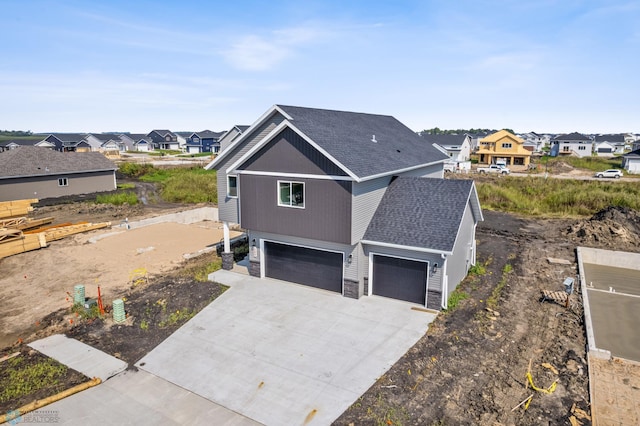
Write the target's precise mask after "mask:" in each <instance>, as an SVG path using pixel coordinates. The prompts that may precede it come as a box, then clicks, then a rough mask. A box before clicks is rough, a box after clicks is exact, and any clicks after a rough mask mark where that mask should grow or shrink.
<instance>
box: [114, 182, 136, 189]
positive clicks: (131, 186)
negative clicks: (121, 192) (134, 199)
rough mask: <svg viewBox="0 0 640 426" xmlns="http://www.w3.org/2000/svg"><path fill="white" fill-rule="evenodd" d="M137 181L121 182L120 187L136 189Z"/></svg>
mask: <svg viewBox="0 0 640 426" xmlns="http://www.w3.org/2000/svg"><path fill="white" fill-rule="evenodd" d="M135 187H136V184H135V183H119V184H118V189H135Z"/></svg>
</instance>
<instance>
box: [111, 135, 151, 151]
mask: <svg viewBox="0 0 640 426" xmlns="http://www.w3.org/2000/svg"><path fill="white" fill-rule="evenodd" d="M118 137H119V138H120V146H121V148H122V150H123V151H124V152H127V151H135V143H136V140H135V138H134V133H121V134H119V135H118ZM141 137H145V135H141Z"/></svg>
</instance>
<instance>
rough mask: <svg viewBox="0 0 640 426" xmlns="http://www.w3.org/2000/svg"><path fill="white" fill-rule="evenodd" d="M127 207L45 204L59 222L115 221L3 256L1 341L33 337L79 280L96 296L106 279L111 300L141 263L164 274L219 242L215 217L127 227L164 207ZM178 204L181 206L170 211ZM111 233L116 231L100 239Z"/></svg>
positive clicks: (43, 211) (67, 301)
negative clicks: (126, 221)
mask: <svg viewBox="0 0 640 426" xmlns="http://www.w3.org/2000/svg"><path fill="white" fill-rule="evenodd" d="M125 209H126V208H116V209H113V210H111V211H109V209H108V208H105V207H104V206H99V205H98V206H96V205H91V204H87V203H76V204H66V205H61V206H53V207H42V208H39V209H38V211H37V212H36V214H35V215H34V216H35V217H40V216H52V217H55V219H56V222H65V221H78V220H87V221H91V222H99V221H106V220H111V221H112V223H113V226H112V227H111V228H110V229H102V230H98V231H93V232H88V233H84V234H78V235H75V236H72V237H68V238H65V239H63V240H60V241H54V242H52V243H51V244H50V246H49V247H47V248H44V249H41V250H35V251H31V252H27V253H22V254H20V255H16V256H11V257H8V258H6V259H2V260H0V301H1V303H0V347H5V346H8V345H11V344H13V343H14V342H15V341H17V340H18V339H23V340H26V339H27V338H28V336H29V334H30V333H31V332H33V331H35V330H37V329H39V328H40V322H41V321H42V319H43V317H45V316H46V315H48V314H50V313H51V312H55V311H58V310H59V309H62V308H69V307H70V306H71V305H72V304H73V297H72V295H73V289H74V286H75V285H76V284H84V285H85V293H86V296H87V297H92V298H95V297H96V296H97V287H98V286H100V288H101V292H102V294H103V297H104V300H105V303H110V302H111V300H113V299H116V298H118V297H120V295H121V294H122V293H123V292H124V291H125V290H126V289H127V288H128V287H129V286H130V283H131V281H132V278H134V277H135V276H134V274H133V273H134V271H136V270H141V269H142V270H145V271H146V272H147V274H148V276H150V277H153V276H162V275H164V274H166V273H167V272H168V271H171V270H173V269H175V268H176V267H178V266H179V265H181V264H182V263H183V262H184V258H183V255H185V254H189V253H195V252H198V251H199V250H203V249H207V248H208V247H209V248H212V247H213V246H215V244H217V243H218V242H220V240H221V239H222V225H221V224H220V223H217V222H213V221H205V222H200V223H196V224H192V225H184V224H177V223H163V224H157V225H152V226H147V227H142V228H138V229H130V230H127V229H126V228H125V227H123V226H121V225H120V222H121V221H122V219H123V218H128V219H129V220H130V221H134V220H136V219H139V218H142V217H149V216H156V215H158V213H159V212H158V211H155V210H154V211H152V212H151V213H149V211H148V210H145V209H140V208H139V207H133V208H130V209H131V211H125ZM114 210H115V211H114ZM176 210H180V209H176V208H174V207H172V208H170V209H168V210H167V211H170V212H173V211H176ZM181 210H184V208H183V209H181ZM114 216H115V217H114ZM114 219H115V220H116V221H113V220H114ZM104 235H110V236H108V237H106V238H101V239H99V238H100V237H102V236H104Z"/></svg>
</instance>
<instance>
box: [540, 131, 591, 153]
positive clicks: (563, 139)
mask: <svg viewBox="0 0 640 426" xmlns="http://www.w3.org/2000/svg"><path fill="white" fill-rule="evenodd" d="M592 152H593V140H592V139H591V138H590V137H589V136H586V135H583V134H582V133H578V132H573V133H569V134H565V135H559V136H556V137H555V138H553V139H551V152H550V154H551V156H552V157H558V156H563V155H573V156H576V157H590V156H591V153H592Z"/></svg>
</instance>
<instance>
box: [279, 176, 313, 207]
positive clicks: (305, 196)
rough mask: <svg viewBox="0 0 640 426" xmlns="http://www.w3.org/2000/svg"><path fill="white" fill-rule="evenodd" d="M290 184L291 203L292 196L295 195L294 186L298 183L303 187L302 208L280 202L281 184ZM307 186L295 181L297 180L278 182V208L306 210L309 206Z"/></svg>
mask: <svg viewBox="0 0 640 426" xmlns="http://www.w3.org/2000/svg"><path fill="white" fill-rule="evenodd" d="M281 183H288V184H289V202H291V196H292V195H293V194H292V192H293V184H294V183H298V184H300V185H302V206H294V205H293V204H282V203H281V202H280V184H281ZM306 186H307V185H305V183H304V182H300V181H295V180H278V188H277V193H276V199H277V201H278V207H289V208H292V209H304V208H305V207H306V205H307V188H306Z"/></svg>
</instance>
